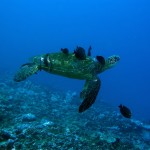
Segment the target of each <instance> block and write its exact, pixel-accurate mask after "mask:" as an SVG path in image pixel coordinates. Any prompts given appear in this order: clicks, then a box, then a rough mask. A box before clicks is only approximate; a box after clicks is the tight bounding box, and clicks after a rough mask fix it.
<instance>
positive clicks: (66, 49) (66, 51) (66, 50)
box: [61, 48, 69, 54]
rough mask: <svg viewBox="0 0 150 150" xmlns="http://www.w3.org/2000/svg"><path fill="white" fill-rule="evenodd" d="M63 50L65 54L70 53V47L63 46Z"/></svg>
mask: <svg viewBox="0 0 150 150" xmlns="http://www.w3.org/2000/svg"><path fill="white" fill-rule="evenodd" d="M61 51H62V52H63V53H64V54H68V53H69V50H68V48H61Z"/></svg>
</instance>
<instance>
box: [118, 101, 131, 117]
mask: <svg viewBox="0 0 150 150" xmlns="http://www.w3.org/2000/svg"><path fill="white" fill-rule="evenodd" d="M118 107H119V108H120V112H121V114H122V115H123V116H124V117H125V118H131V115H132V113H131V111H130V109H129V108H127V107H126V106H124V105H122V104H120V105H119V106H118Z"/></svg>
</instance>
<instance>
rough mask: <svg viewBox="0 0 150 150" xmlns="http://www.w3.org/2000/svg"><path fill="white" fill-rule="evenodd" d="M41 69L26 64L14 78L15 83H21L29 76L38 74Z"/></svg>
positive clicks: (33, 64) (34, 65) (32, 64)
mask: <svg viewBox="0 0 150 150" xmlns="http://www.w3.org/2000/svg"><path fill="white" fill-rule="evenodd" d="M38 70H39V67H38V65H37V64H35V63H26V64H24V65H22V66H21V67H20V69H19V70H18V72H17V73H16V74H15V76H14V81H16V82H20V81H23V80H25V79H26V78H28V77H29V76H31V75H33V74H35V73H37V71H38Z"/></svg>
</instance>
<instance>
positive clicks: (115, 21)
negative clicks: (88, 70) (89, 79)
mask: <svg viewBox="0 0 150 150" xmlns="http://www.w3.org/2000/svg"><path fill="white" fill-rule="evenodd" d="M90 45H91V46H92V57H96V56H97V55H102V56H104V57H105V58H107V57H109V56H111V55H113V54H117V55H119V56H120V58H121V59H120V62H119V63H118V64H117V65H116V66H115V67H114V68H113V69H110V70H107V71H106V72H104V73H102V74H100V75H99V76H100V78H101V81H102V86H101V89H100V91H99V94H98V97H97V99H96V103H97V104H99V103H100V102H101V101H104V102H107V103H109V104H111V105H113V106H115V107H116V109H118V111H119V108H118V106H119V105H120V104H123V105H125V106H127V107H129V108H130V109H131V111H132V114H133V115H132V117H133V118H136V119H140V120H150V59H149V57H150V1H149V0H122V1H120V0H53V1H52V0H25V1H20V0H13V1H11V0H1V2H0V76H5V75H6V74H7V73H11V74H12V75H13V74H15V72H16V71H17V70H18V69H19V67H20V65H22V64H24V63H26V62H28V59H29V58H30V57H32V56H36V55H39V54H45V53H51V52H59V51H60V49H61V48H68V49H69V51H72V52H73V51H74V49H75V48H76V47H77V46H81V47H83V48H85V49H86V51H87V49H88V48H89V46H90ZM27 80H30V81H32V82H34V83H36V84H39V85H41V86H43V87H45V86H46V87H48V88H54V89H55V90H60V91H61V90H62V91H68V90H71V91H75V92H77V93H78V94H79V93H80V91H81V90H82V87H83V85H84V81H80V80H75V79H69V78H64V77H60V76H55V75H51V74H48V73H45V72H43V71H41V72H39V73H38V74H37V75H34V76H32V77H30V78H28V79H27ZM64 85H65V86H64ZM89 109H90V108H89Z"/></svg>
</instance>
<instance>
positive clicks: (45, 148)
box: [0, 79, 150, 150]
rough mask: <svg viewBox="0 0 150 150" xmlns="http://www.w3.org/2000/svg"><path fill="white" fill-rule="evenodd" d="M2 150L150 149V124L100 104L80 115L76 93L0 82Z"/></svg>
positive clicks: (11, 81)
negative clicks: (127, 116)
mask: <svg viewBox="0 0 150 150" xmlns="http://www.w3.org/2000/svg"><path fill="white" fill-rule="evenodd" d="M0 87H1V88H0V149H1V150H5V149H6V150H7V149H8V150H9V149H10V150H27V149H28V150H35V149H36V150H149V149H150V124H145V123H143V122H142V121H139V120H135V119H126V118H123V117H122V116H121V114H120V113H119V112H118V111H117V109H116V108H114V107H112V106H109V105H108V104H106V103H104V102H101V103H100V104H99V105H98V106H97V105H94V106H93V107H92V108H90V109H89V110H87V111H86V112H84V113H82V114H81V113H78V106H79V103H80V101H81V100H80V98H79V97H78V94H77V93H76V92H74V91H68V92H67V93H66V92H62V91H61V92H59V91H56V90H53V89H49V88H47V87H45V88H43V87H41V86H40V85H35V84H33V83H32V82H30V81H24V82H21V83H15V82H14V81H13V80H11V79H7V80H6V79H5V80H0Z"/></svg>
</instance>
